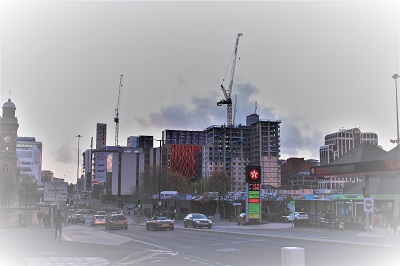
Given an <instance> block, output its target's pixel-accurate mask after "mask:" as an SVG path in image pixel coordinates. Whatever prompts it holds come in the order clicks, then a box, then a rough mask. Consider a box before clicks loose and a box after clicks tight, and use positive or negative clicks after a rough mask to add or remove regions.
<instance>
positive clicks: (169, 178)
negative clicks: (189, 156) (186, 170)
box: [161, 171, 190, 194]
mask: <svg viewBox="0 0 400 266" xmlns="http://www.w3.org/2000/svg"><path fill="white" fill-rule="evenodd" d="M161 187H162V191H164V190H172V191H178V193H181V194H187V193H190V186H189V179H188V178H187V177H186V176H184V175H182V174H181V173H178V172H172V171H166V172H165V175H163V176H162V180H161Z"/></svg>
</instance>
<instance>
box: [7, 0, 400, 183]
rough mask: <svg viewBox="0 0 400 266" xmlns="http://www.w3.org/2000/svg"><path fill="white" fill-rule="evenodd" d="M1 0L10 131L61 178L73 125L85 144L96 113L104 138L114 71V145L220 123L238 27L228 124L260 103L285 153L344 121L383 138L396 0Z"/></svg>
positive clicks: (318, 141)
mask: <svg viewBox="0 0 400 266" xmlns="http://www.w3.org/2000/svg"><path fill="white" fill-rule="evenodd" d="M0 3H1V14H0V15H1V95H0V96H1V97H0V100H1V102H2V103H4V102H6V101H7V99H8V97H9V91H10V90H11V91H12V92H11V99H12V101H13V102H14V103H15V105H16V106H17V111H16V114H17V117H18V120H19V124H20V127H19V130H18V135H19V136H32V137H35V138H36V139H37V140H38V141H41V142H42V143H43V169H45V170H51V171H53V172H54V173H55V176H57V177H65V178H66V179H67V181H68V182H75V180H76V170H77V158H76V157H77V143H78V141H77V138H76V137H75V136H77V135H78V134H79V135H82V136H83V137H82V138H81V139H80V150H81V151H83V150H85V149H89V148H90V141H91V138H92V137H95V130H96V123H107V125H108V137H107V144H108V145H113V144H114V141H115V139H114V138H115V135H114V134H115V123H114V121H113V119H114V116H115V108H116V105H117V96H118V85H119V78H120V75H121V74H123V75H124V79H123V87H122V92H121V102H120V112H119V114H120V131H119V144H120V145H126V139H127V137H129V136H137V135H152V136H154V138H160V137H161V132H162V131H163V130H165V129H182V130H203V129H205V128H207V127H208V126H210V125H222V124H225V123H226V106H221V107H218V106H217V105H216V103H217V101H219V100H220V99H222V98H223V94H222V92H221V90H220V85H221V83H223V84H224V86H225V87H226V88H227V87H228V85H229V76H230V69H229V62H230V60H231V56H232V53H233V48H234V44H235V39H236V35H237V33H239V32H242V33H243V36H242V37H241V39H240V42H239V49H238V57H240V60H239V59H238V60H237V65H236V72H235V80H234V86H233V93H232V94H233V95H232V96H233V98H234V96H235V94H237V99H238V101H237V113H236V118H235V123H237V124H239V123H242V124H245V117H246V116H247V115H250V114H252V113H253V112H254V110H255V102H256V101H257V113H258V114H259V115H260V118H261V119H273V120H281V121H282V123H281V157H282V158H288V157H291V156H296V157H304V158H306V159H319V147H320V146H321V145H323V144H324V136H325V135H326V134H328V133H332V132H336V131H338V130H339V129H341V128H345V129H346V128H347V129H348V128H354V127H359V128H360V129H361V131H362V132H375V133H377V134H378V136H379V144H380V145H381V146H382V147H383V148H384V149H385V150H390V149H392V148H393V147H394V145H393V144H390V139H395V138H396V120H395V119H396V113H395V110H396V109H395V84H394V80H393V79H392V78H391V76H392V75H393V74H394V73H399V45H400V43H399V2H398V1H352V2H350V1H304V2H303V1H253V2H249V1H243V2H237V1H218V2H214V1H199V2H192V1H176V2H169V1H160V2H153V1H143V2H140V1H98V2H96V1H61V2H60V1H35V2H30V1H2V2H0ZM223 79H224V81H223ZM94 141H95V140H94ZM155 145H157V143H156V144H155ZM81 161H82V160H81Z"/></svg>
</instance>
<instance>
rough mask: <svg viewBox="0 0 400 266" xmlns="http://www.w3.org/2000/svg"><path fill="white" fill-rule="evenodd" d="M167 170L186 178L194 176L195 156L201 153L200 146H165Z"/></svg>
mask: <svg viewBox="0 0 400 266" xmlns="http://www.w3.org/2000/svg"><path fill="white" fill-rule="evenodd" d="M166 146H167V147H168V155H167V158H169V160H168V166H169V170H171V171H173V172H178V173H180V174H182V175H184V176H186V177H192V176H195V175H196V154H197V153H199V152H201V150H202V148H201V145H185V144H167V145H166Z"/></svg>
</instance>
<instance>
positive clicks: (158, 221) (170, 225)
mask: <svg viewBox="0 0 400 266" xmlns="http://www.w3.org/2000/svg"><path fill="white" fill-rule="evenodd" d="M174 228H175V222H174V221H173V220H171V219H168V218H167V217H165V216H154V217H153V218H151V219H150V220H147V221H146V229H147V230H148V231H149V230H153V231H155V230H167V229H169V230H174Z"/></svg>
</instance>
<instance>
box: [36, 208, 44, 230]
mask: <svg viewBox="0 0 400 266" xmlns="http://www.w3.org/2000/svg"><path fill="white" fill-rule="evenodd" d="M42 217H43V215H42V211H39V212H38V213H37V218H38V221H39V226H40V225H41V223H40V222H41V220H42Z"/></svg>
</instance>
